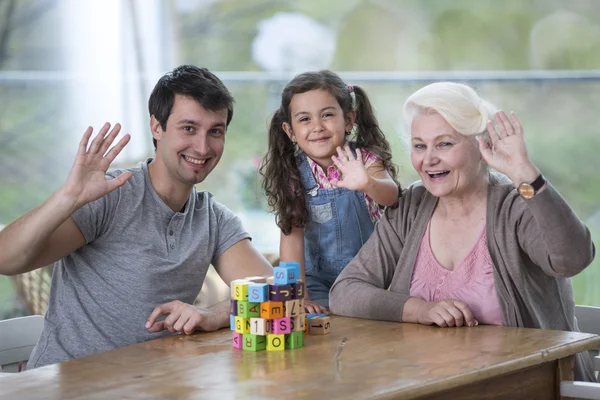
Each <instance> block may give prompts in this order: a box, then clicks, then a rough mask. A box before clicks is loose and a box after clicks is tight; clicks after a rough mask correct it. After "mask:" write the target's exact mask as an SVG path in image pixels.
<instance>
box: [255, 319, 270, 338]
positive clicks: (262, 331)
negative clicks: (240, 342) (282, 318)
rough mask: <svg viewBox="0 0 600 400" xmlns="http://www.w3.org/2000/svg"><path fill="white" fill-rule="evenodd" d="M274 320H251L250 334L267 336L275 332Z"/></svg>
mask: <svg viewBox="0 0 600 400" xmlns="http://www.w3.org/2000/svg"><path fill="white" fill-rule="evenodd" d="M272 325H273V320H271V319H265V318H250V333H251V334H253V335H263V336H264V335H266V334H267V333H271V332H272V331H273V328H272Z"/></svg>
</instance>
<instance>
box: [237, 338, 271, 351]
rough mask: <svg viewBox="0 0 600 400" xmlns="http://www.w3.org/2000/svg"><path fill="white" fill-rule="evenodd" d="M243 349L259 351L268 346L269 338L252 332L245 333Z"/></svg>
mask: <svg viewBox="0 0 600 400" xmlns="http://www.w3.org/2000/svg"><path fill="white" fill-rule="evenodd" d="M243 343H244V344H243V349H244V350H246V351H259V350H264V349H265V348H266V347H267V338H266V337H265V336H258V335H252V334H244V336H243Z"/></svg>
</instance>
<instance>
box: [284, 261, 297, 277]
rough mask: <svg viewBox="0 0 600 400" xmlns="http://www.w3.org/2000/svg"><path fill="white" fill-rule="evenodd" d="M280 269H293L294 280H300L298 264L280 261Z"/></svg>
mask: <svg viewBox="0 0 600 400" xmlns="http://www.w3.org/2000/svg"><path fill="white" fill-rule="evenodd" d="M279 266H280V267H294V276H295V277H296V279H300V263H297V262H295V261H281V262H280V263H279Z"/></svg>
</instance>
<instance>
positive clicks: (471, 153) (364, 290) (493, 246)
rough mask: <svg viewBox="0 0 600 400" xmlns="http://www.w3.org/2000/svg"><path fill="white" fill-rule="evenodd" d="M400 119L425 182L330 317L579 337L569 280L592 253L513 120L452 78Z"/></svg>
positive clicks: (411, 101) (397, 211)
mask: <svg viewBox="0 0 600 400" xmlns="http://www.w3.org/2000/svg"><path fill="white" fill-rule="evenodd" d="M404 116H405V120H406V121H407V122H408V127H409V130H410V140H411V161H412V165H413V167H414V168H415V170H416V171H417V172H418V173H419V175H420V177H421V181H419V182H417V183H415V184H413V185H412V186H411V187H409V188H408V189H406V190H405V191H404V192H403V193H402V196H401V198H400V199H399V204H398V207H396V208H391V209H388V210H387V212H386V214H385V217H383V218H382V219H381V221H380V222H379V223H378V225H377V226H376V229H375V232H374V233H373V235H372V236H371V238H370V239H369V241H368V242H367V243H366V244H365V245H364V246H363V248H362V249H361V251H360V252H359V253H358V255H357V256H356V257H355V258H354V260H353V261H352V262H351V263H350V264H348V266H347V267H346V268H345V269H344V271H343V272H342V274H341V275H340V276H339V277H338V279H337V280H336V282H335V284H334V285H333V287H332V289H331V293H330V307H331V311H332V312H333V313H335V314H339V315H346V316H351V317H361V318H371V319H379V320H388V321H398V322H412V323H420V324H425V325H432V324H435V325H438V326H440V327H452V326H464V325H466V326H474V325H478V324H496V325H506V326H519V327H528V328H542V329H558V330H569V331H576V330H577V322H576V320H575V317H574V308H575V304H574V299H573V291H572V287H571V281H570V279H569V277H570V276H573V275H575V274H577V273H579V272H580V271H582V270H583V269H584V268H585V267H587V266H588V265H589V264H590V263H591V262H592V260H593V258H594V254H595V248H594V245H593V243H592V240H591V236H590V232H589V230H588V229H587V228H586V226H585V225H584V224H583V223H582V222H581V221H580V220H579V219H578V218H577V216H576V215H575V213H574V212H573V210H571V208H570V207H569V205H568V204H567V203H566V202H565V200H564V199H563V198H562V197H561V196H560V194H559V193H558V192H557V191H556V189H554V187H553V186H552V185H551V184H550V183H549V182H548V181H547V180H546V179H545V178H544V176H543V175H542V174H541V173H540V170H539V169H538V168H537V167H536V166H535V165H534V164H533V163H532V162H531V160H530V159H529V157H528V155H527V150H526V147H525V141H524V138H523V128H522V126H521V123H520V122H519V120H518V119H517V117H516V116H515V115H514V114H511V115H510V117H509V116H507V115H506V114H505V113H504V112H502V111H500V112H496V110H495V108H494V107H493V106H492V105H491V104H490V103H488V102H486V101H485V100H483V99H481V98H480V97H479V96H478V95H477V93H475V91H474V90H473V89H471V88H470V87H468V86H466V85H462V84H457V83H448V82H442V83H434V84H431V85H428V86H426V87H424V88H422V89H420V90H419V91H417V92H416V93H414V94H413V95H412V96H410V97H409V98H408V100H407V101H406V103H405V105H404ZM491 119H493V120H494V122H492V121H490V120H491ZM490 167H491V168H493V169H495V170H496V171H499V172H500V173H502V174H499V173H497V172H490ZM576 376H577V377H578V379H585V380H593V378H592V372H591V364H590V359H589V357H588V356H587V355H578V359H577V362H576Z"/></svg>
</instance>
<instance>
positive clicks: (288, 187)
mask: <svg viewBox="0 0 600 400" xmlns="http://www.w3.org/2000/svg"><path fill="white" fill-rule="evenodd" d="M284 122H285V121H284V119H283V116H282V112H281V110H280V109H279V110H277V111H275V113H274V114H273V118H271V124H270V126H269V144H268V150H267V154H266V155H265V157H264V158H263V160H262V164H261V167H260V174H261V175H262V177H263V183H262V186H263V190H264V192H265V194H266V195H267V200H268V204H269V207H271V209H272V210H273V211H274V213H275V222H276V223H277V226H278V227H279V229H281V231H282V232H283V233H284V234H286V235H288V234H289V233H290V232H291V231H292V223H293V224H294V225H295V226H298V227H304V226H305V225H306V221H307V219H308V212H307V210H306V205H305V202H304V194H305V190H304V185H303V184H302V178H301V177H300V173H299V172H298V167H297V165H296V148H295V147H296V146H295V145H294V143H292V141H291V140H290V138H289V137H288V136H287V134H286V133H285V131H284V130H283V123H284Z"/></svg>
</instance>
